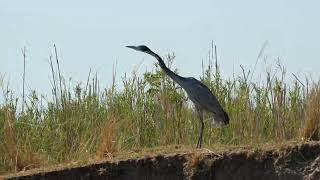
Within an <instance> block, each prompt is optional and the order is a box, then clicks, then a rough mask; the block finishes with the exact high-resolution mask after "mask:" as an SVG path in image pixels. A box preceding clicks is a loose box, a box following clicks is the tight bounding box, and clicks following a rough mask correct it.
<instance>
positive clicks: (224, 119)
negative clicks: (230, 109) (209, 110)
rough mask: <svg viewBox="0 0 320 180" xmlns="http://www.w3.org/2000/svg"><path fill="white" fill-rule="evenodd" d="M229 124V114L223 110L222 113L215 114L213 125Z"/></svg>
mask: <svg viewBox="0 0 320 180" xmlns="http://www.w3.org/2000/svg"><path fill="white" fill-rule="evenodd" d="M228 124H229V116H228V114H227V113H226V112H225V111H224V110H222V111H221V112H220V113H213V119H212V125H213V126H218V127H222V126H226V125H228Z"/></svg>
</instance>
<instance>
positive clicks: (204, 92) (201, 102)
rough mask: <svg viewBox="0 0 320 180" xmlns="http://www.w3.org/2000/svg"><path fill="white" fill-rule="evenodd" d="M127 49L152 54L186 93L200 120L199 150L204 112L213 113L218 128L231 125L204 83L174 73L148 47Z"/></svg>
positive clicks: (213, 121) (213, 120)
mask: <svg viewBox="0 0 320 180" xmlns="http://www.w3.org/2000/svg"><path fill="white" fill-rule="evenodd" d="M126 47H128V48H131V49H134V50H137V51H141V52H144V53H147V54H150V55H151V56H153V57H155V58H156V59H157V60H158V62H159V65H160V67H161V68H162V69H163V71H164V72H165V73H166V74H167V75H168V76H169V77H170V78H171V79H172V80H174V81H175V82H176V83H177V84H179V85H180V86H181V87H182V88H183V89H184V90H185V91H186V93H187V95H188V97H189V99H190V100H191V101H192V102H193V103H194V105H195V108H196V110H197V112H198V116H199V120H200V127H199V136H198V142H197V148H201V146H202V135H203V129H204V123H203V111H208V112H211V113H213V119H212V124H214V125H216V126H222V125H227V124H229V116H228V114H227V113H226V112H225V111H224V109H223V108H222V106H221V105H220V103H219V102H218V100H217V98H216V97H215V96H214V95H213V93H212V92H211V91H210V89H209V88H208V87H207V86H206V85H204V84H203V83H202V82H200V81H198V80H197V79H195V78H193V77H181V76H179V75H178V74H176V73H174V72H173V71H171V70H170V69H169V68H168V67H167V66H166V65H165V63H164V62H163V60H162V58H161V57H160V56H159V55H158V54H156V53H154V52H153V51H151V50H150V49H149V48H148V47H147V46H144V45H141V46H126Z"/></svg>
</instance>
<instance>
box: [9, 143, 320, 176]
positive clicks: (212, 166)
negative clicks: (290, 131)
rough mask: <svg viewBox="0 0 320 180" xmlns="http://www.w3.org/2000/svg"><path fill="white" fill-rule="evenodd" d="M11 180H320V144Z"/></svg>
mask: <svg viewBox="0 0 320 180" xmlns="http://www.w3.org/2000/svg"><path fill="white" fill-rule="evenodd" d="M6 178H7V179H52V180H56V179H115V180H125V179H129V180H143V179H154V180H170V179H201V180H202V179H203V180H206V179H215V180H228V179H234V180H241V179H244V180H251V179H252V180H256V179H259V180H267V179H272V180H273V179H275V180H276V179H284V180H300V179H320V143H316V142H312V143H306V144H299V145H289V146H286V147H282V148H277V149H270V150H259V149H242V150H230V151H229V150H228V151H225V152H222V153H214V152H211V151H209V150H198V151H186V152H179V153H173V154H160V155H153V156H150V157H148V156H145V157H143V158H138V159H127V160H121V161H113V162H109V161H106V162H99V163H94V164H90V165H86V166H81V167H68V168H62V169H60V170H45V171H44V170H41V171H37V172H35V171H32V172H24V173H20V174H16V175H14V176H8V177H6Z"/></svg>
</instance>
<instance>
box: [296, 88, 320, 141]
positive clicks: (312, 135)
mask: <svg viewBox="0 0 320 180" xmlns="http://www.w3.org/2000/svg"><path fill="white" fill-rule="evenodd" d="M308 98H309V99H308V101H307V104H306V109H305V124H304V126H303V127H302V129H301V131H300V136H301V139H302V140H319V139H320V137H319V123H320V86H319V85H316V86H314V87H313V88H312V90H311V92H310V95H309V97H308Z"/></svg>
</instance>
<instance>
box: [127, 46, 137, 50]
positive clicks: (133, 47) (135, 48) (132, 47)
mask: <svg viewBox="0 0 320 180" xmlns="http://www.w3.org/2000/svg"><path fill="white" fill-rule="evenodd" d="M126 47H127V48H131V49H134V50H138V49H137V47H136V46H126Z"/></svg>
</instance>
